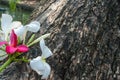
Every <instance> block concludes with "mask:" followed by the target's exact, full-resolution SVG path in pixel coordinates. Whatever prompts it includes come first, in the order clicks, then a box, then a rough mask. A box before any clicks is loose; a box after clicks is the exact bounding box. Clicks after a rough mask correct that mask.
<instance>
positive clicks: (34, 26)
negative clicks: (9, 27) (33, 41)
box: [14, 21, 40, 40]
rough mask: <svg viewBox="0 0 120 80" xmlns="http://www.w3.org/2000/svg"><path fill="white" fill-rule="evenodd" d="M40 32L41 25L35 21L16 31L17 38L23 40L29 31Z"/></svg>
mask: <svg viewBox="0 0 120 80" xmlns="http://www.w3.org/2000/svg"><path fill="white" fill-rule="evenodd" d="M39 30H40V23H39V22H38V21H33V22H31V23H30V24H27V25H25V26H21V27H19V28H17V29H14V31H15V33H16V34H17V36H19V37H21V40H22V39H23V36H24V34H26V32H27V31H30V32H38V31H39Z"/></svg>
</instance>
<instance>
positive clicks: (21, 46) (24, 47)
mask: <svg viewBox="0 0 120 80" xmlns="http://www.w3.org/2000/svg"><path fill="white" fill-rule="evenodd" d="M28 50H29V48H28V47H27V46H26V45H20V46H17V52H27V51H28Z"/></svg>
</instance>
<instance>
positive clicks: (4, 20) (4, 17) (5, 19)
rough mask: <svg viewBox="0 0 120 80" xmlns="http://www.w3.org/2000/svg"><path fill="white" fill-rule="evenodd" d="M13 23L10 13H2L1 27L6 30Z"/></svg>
mask: <svg viewBox="0 0 120 80" xmlns="http://www.w3.org/2000/svg"><path fill="white" fill-rule="evenodd" d="M11 23H12V16H10V15H8V14H2V18H1V27H2V30H3V31H4V32H6V31H7V30H9V29H10V24H11Z"/></svg>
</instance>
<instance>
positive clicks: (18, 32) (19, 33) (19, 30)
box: [14, 26, 25, 40]
mask: <svg viewBox="0 0 120 80" xmlns="http://www.w3.org/2000/svg"><path fill="white" fill-rule="evenodd" d="M14 31H15V34H16V35H17V36H18V37H20V39H21V40H23V35H24V33H25V27H23V26H21V27H19V28H17V29H14Z"/></svg>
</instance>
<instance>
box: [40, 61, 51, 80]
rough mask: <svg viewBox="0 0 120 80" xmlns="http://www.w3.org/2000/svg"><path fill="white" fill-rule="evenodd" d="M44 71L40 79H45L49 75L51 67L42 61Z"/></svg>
mask: <svg viewBox="0 0 120 80" xmlns="http://www.w3.org/2000/svg"><path fill="white" fill-rule="evenodd" d="M44 68H45V70H44V73H43V75H42V78H41V79H47V78H48V76H49V75H50V71H51V68H50V65H49V64H48V63H46V62H44Z"/></svg>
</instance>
